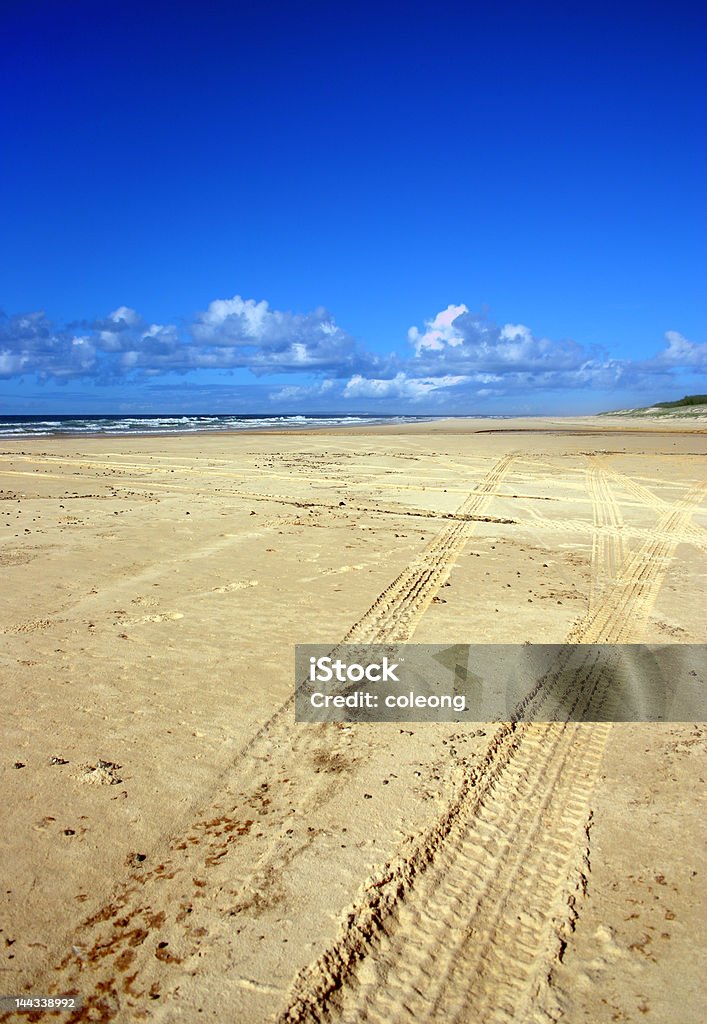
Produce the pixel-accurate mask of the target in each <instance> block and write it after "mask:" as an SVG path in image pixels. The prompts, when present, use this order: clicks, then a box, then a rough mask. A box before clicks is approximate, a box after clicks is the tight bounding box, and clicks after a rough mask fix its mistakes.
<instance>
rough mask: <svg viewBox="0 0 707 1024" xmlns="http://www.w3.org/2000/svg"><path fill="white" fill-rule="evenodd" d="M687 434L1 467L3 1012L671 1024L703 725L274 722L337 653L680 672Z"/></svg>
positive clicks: (692, 923) (423, 429)
mask: <svg viewBox="0 0 707 1024" xmlns="http://www.w3.org/2000/svg"><path fill="white" fill-rule="evenodd" d="M706 435H707V426H705V424H704V423H700V422H695V421H690V422H689V423H685V422H682V423H681V422H675V423H670V422H666V421H664V420H661V421H660V422H658V423H651V422H646V421H645V420H641V421H634V420H631V419H626V420H622V421H620V422H619V421H617V420H603V419H601V418H596V419H592V418H585V419H581V420H580V419H577V420H504V421H489V420H476V421H475V420H466V421H457V420H455V421H439V422H436V423H422V424H416V425H406V426H378V427H371V426H364V427H359V428H355V429H339V430H335V431H332V430H318V431H309V432H291V431H288V432H287V433H284V432H282V433H275V432H272V433H259V434H258V433H242V434H241V433H239V434H229V435H215V434H210V435H201V436H192V437H170V438H158V437H139V438H124V437H121V438H110V437H100V438H97V437H93V438H81V439H76V438H63V439H41V440H39V439H36V440H18V441H4V442H3V444H2V452H1V456H0V488H1V489H0V499H2V500H0V565H1V566H2V581H3V585H2V588H1V591H0V602H1V604H2V608H1V615H0V628H1V629H2V633H3V647H2V675H3V680H4V685H3V689H4V694H5V697H4V722H3V734H4V735H3V757H2V763H1V765H0V770H1V771H2V795H3V800H2V805H3V809H2V814H3V816H4V819H5V820H4V822H3V826H2V830H1V831H0V843H1V846H0V857H1V859H2V865H3V886H2V902H1V908H2V920H1V921H0V927H1V931H0V951H1V952H2V958H3V959H2V972H3V974H2V983H1V985H0V989H1V991H0V994H24V993H33V994H36V995H46V994H49V993H57V994H67V993H73V994H78V995H81V996H83V998H84V1000H85V1003H86V1006H85V1009H84V1010H83V1011H82V1013H76V1014H73V1015H72V1014H62V1015H61V1016H60V1017H52V1018H51V1019H61V1020H62V1021H69V1020H70V1021H77V1020H96V1021H104V1022H106V1021H135V1020H150V1021H164V1022H172V1021H186V1022H192V1021H197V1020H200V1021H202V1020H204V1021H205V1020H219V1021H239V1022H244V1024H250V1022H253V1024H257V1022H261V1021H268V1020H276V1019H279V1020H281V1021H332V1022H338V1021H350V1022H358V1021H377V1022H378V1021H380V1022H385V1024H393V1022H398V1021H401V1022H402V1021H408V1020H413V1019H415V1020H416V1021H418V1022H433V1021H434V1022H450V1024H451V1022H452V1021H458V1022H466V1021H468V1022H472V1021H473V1022H474V1024H487V1022H491V1021H494V1022H495V1021H519V1022H522V1024H525V1022H530V1021H554V1020H562V1021H567V1022H572V1024H574V1022H585V1021H586V1022H592V1024H604V1022H607V1024H608V1022H611V1021H637V1020H641V1021H648V1022H655V1024H665V1022H675V1024H691V1022H697V1021H698V1020H700V1021H701V1020H702V1015H703V1009H704V989H701V981H700V977H701V975H702V976H704V968H703V966H702V968H701V967H700V962H699V952H700V949H702V950H704V947H705V942H704V939H705V936H704V927H705V926H704V920H705V914H704V910H705V907H704V872H705V861H704V852H703V850H704V847H703V842H704V833H703V830H702V825H701V822H702V821H703V820H704V797H703V793H704V785H703V780H704V771H705V767H706V765H705V753H706V750H707V741H706V737H705V729H704V727H703V726H701V725H697V724H679V725H678V724H645V723H644V724H614V725H608V724H589V723H569V724H562V723H552V724H549V725H548V724H542V723H523V724H519V725H517V726H516V727H515V728H513V727H511V726H510V725H508V724H505V725H504V724H498V723H497V724H483V723H480V724H474V726H462V727H460V726H458V725H452V724H446V725H445V724H431V723H428V724H424V725H421V724H409V723H408V724H406V723H404V722H403V723H385V724H356V725H312V724H309V725H305V724H296V723H295V721H294V715H293V711H292V705H291V697H292V693H293V689H294V669H293V663H294V645H295V644H296V643H325V644H331V645H332V646H333V645H334V644H336V643H338V642H340V641H341V640H342V639H343V638H345V637H347V636H349V637H353V638H355V639H358V640H362V641H366V642H385V641H388V640H396V641H402V642H406V641H415V642H419V643H450V644H451V643H491V642H493V643H503V642H512V643H523V642H526V641H530V642H548V643H561V642H563V641H565V640H570V641H573V642H577V643H591V642H605V643H610V642H621V643H642V642H651V643H659V644H662V643H666V644H672V643H701V642H704V640H705V635H704V607H705V589H706V588H705V579H706V572H705V550H706V548H707V517H706V515H705V503H704V499H705V489H704V481H705V470H704V462H703V460H702V457H703V456H704V454H705V450H706V449H707V444H706V440H707V438H706ZM460 510H462V511H463V514H464V516H465V518H464V519H463V521H462V520H460V519H459V518H456V519H455V518H454V516H455V515H458V514H459V512H460ZM1 1019H10V1018H9V1017H8V1018H1ZM18 1019H20V1018H19V1017H18ZM21 1019H24V1020H26V1019H28V1018H27V1015H22V1018H21ZM36 1019H43V1018H42V1017H41V1015H40V1016H38V1017H37V1018H36ZM47 1019H50V1018H49V1017H48V1016H47Z"/></svg>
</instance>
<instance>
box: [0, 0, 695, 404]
mask: <svg viewBox="0 0 707 1024" xmlns="http://www.w3.org/2000/svg"><path fill="white" fill-rule="evenodd" d="M706 29H707V18H706V17H705V13H704V5H703V4H697V3H694V4H690V3H681V2H673V3H667V2H665V3H659V4H645V3H642V4H633V3H624V4H617V3H613V4H610V5H609V4H606V5H601V4H594V5H592V6H588V5H586V4H572V3H567V2H565V3H552V4H549V3H548V4H543V3H541V2H539V3H531V2H528V3H519V2H514V0H511V2H509V3H507V4H504V5H494V4H489V3H483V4H481V3H479V4H474V3H465V4H456V3H448V2H445V0H441V2H437V3H419V4H415V3H411V2H407V3H397V2H392V3H391V2H386V3H384V4H373V3H368V2H359V3H356V4H342V3H327V4H324V3H318V2H306V0H304V2H301V3H293V2H290V3H279V2H275V3H273V2H268V3H263V2H255V3H239V2H231V3H209V2H201V3H195V2H170V3H167V2H163V0H151V2H149V3H147V2H144V0H143V2H141V3H135V2H133V0H120V2H112V0H51V2H33V0H17V2H14V3H13V2H7V0H5V2H3V3H2V4H0V67H1V68H2V70H1V72H0V76H1V77H0V107H1V110H2V125H3V127H2V149H3V156H2V159H1V161H0V187H1V189H2V211H3V214H2V229H1V235H0V261H1V262H0V309H3V310H4V312H5V314H6V315H7V316H6V319H4V320H3V321H1V322H0V414H1V413H2V411H5V412H23V411H27V412H33V411H34V412H42V411H101V410H105V411H116V410H119V409H125V410H128V409H132V408H135V409H142V410H145V411H151V410H155V411H159V410H164V409H171V410H175V411H176V410H181V409H184V410H194V411H211V410H212V409H223V410H225V411H231V410H233V411H238V410H243V411H260V410H263V409H270V408H284V407H287V408H291V409H304V408H307V409H342V410H343V409H349V408H350V409H354V408H356V409H363V408H368V409H371V410H379V409H380V410H381V411H398V410H402V409H409V410H410V411H416V410H417V411H420V412H425V411H432V412H438V411H445V410H447V411H450V412H464V411H491V412H493V411H513V410H516V409H517V410H520V411H527V410H535V411H543V410H556V411H565V412H572V411H575V410H591V409H598V408H602V407H612V406H613V407H615V406H617V405H622V404H634V405H635V404H647V403H648V402H650V401H652V400H654V399H659V398H661V397H668V398H670V397H676V396H679V394H682V393H684V392H685V391H687V390H693V391H694V390H697V389H699V390H702V391H704V390H707V388H706V387H705V382H704V377H702V379H700V375H701V374H704V370H705V368H707V346H706V345H705V342H706V341H707V331H706V330H705V327H706V324H707V316H706V302H705V295H707V288H706V287H705V285H706V280H705V218H704V215H705V204H704V181H705V170H706V162H705V110H706V109H707V80H706V75H705V60H704V39H705V30H706ZM234 296H241V297H242V298H243V299H244V300H246V302H247V301H248V300H254V301H255V302H256V303H258V302H261V301H265V302H267V303H268V307H269V308H268V311H267V313H266V314H265V315H264V316H262V315H261V316H259V317H256V320H257V323H254V322H253V321H252V317H251V318H250V319H249V317H250V314H249V313H248V312H247V311H248V309H249V308H251V307H249V306H247V305H245V306H244V305H242V304H239V303H238V302H236V303H235V305H232V306H229V307H227V308H226V307H224V308H223V309H221V313H220V314H219V316H217V317H216V320H215V321H214V319H213V317H212V319H211V320H210V321H209V323H210V327H209V329H208V330H205V329H204V327H203V323H204V317H203V316H202V314H203V312H204V311H205V310H207V309H208V307H209V305H210V303H212V302H213V301H214V300H226V299H233V297H234ZM450 305H453V306H455V307H462V306H464V307H466V310H467V312H465V311H464V310H463V309H458V310H456V311H455V313H454V314H452V315H449V316H447V317H446V318H443V319H445V320H446V321H449V323H450V324H451V326H449V327H448V333H447V334H445V335H444V336H443V337H442V338H441V339H440V338H438V337H437V335H435V334H433V333H430V330H429V329H428V328H426V326H425V325H426V324H429V323H430V322H431V321H433V320H434V318H435V317H436V316H437V314H439V313H440V312H442V311H444V310H446V309H447V307H448V306H450ZM122 307H126V308H128V309H129V310H131V311H133V310H134V311H137V316H135V315H133V313H132V312H130V313H125V314H120V313H118V314H116V315H115V316H114V317H113V320H112V321H110V322H109V323H108V327H109V328H110V325H111V324H113V325H117V326H116V329H115V331H113V330H112V328H110V330H109V334H110V336H106V335H105V331H106V322H107V321H106V318H108V317H109V315H110V314H112V313H115V311H116V310H120V309H121V308H122ZM321 307H325V308H326V310H327V311H328V315H324V314H322V313H321V312H319V313H316V312H315V311H317V310H320V309H321ZM39 311H43V313H44V317H43V318H41V319H40V318H38V317H36V316H35V317H33V318H29V319H28V317H27V314H36V313H38V312H39ZM280 311H281V314H280ZM479 313H482V314H484V319H482V320H479V319H478V318H476V317H474V316H473V315H472V314H479ZM455 315H457V317H458V318H457V319H456V322H454V320H455ZM153 324H157V325H161V326H162V331H161V332H160V331H157V330H156V329H151V325H153ZM508 324H511V325H524V327H525V328H527V330H526V331H525V333H522V332H520V333H519V332H518V331H515V333H514V331H513V330H511V331H509V330H505V331H504V325H508ZM195 325H196V328H195ZM411 327H416V328H417V329H418V332H419V333H418V335H417V337H418V342H419V339H420V338H422V339H423V340H422V342H421V344H418V346H417V348H415V346H413V345H412V344H411V343H410V341H409V340H408V329H409V328H411ZM101 331H103V332H104V335H103V336H101V333H100V332H101ZM426 331H427V334H426ZM666 332H671V334H670V337H671V338H672V340H670V339H666ZM77 337H78V338H80V339H82V340H81V342H80V346H79V348H80V351H81V352H82V353H83V356H82V358H81V359H78V358H77V350H78V349H77V345H76V344H75V339H76V338H77ZM155 338H158V341H159V343H157V342H156V341H155ZM548 339H549V340H548ZM520 340H522V344H520V343H519V341H520ZM570 340H571V341H572V342H573V343H574V344H573V345H569V341H570ZM330 342H331V346H330V349H328V348H327V346H329V343H330ZM81 346H83V348H81ZM298 346H299V347H298ZM416 352H417V354H416ZM253 369H256V370H257V371H258V375H257V376H255V375H254V374H253V372H252V370H253ZM283 388H285V391H283V390H282V389H283ZM479 392H483V393H482V394H480V393H479Z"/></svg>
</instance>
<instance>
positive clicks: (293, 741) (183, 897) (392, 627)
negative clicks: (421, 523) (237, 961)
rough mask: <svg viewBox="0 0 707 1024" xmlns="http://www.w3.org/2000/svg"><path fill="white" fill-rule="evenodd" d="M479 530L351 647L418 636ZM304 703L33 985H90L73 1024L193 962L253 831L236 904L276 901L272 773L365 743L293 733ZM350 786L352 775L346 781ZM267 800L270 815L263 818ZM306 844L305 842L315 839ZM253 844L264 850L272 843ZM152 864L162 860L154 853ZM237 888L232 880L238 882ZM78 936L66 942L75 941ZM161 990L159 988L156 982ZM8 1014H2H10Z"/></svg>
mask: <svg viewBox="0 0 707 1024" xmlns="http://www.w3.org/2000/svg"><path fill="white" fill-rule="evenodd" d="M513 462H514V455H513V454H510V455H506V456H504V457H503V458H501V459H500V460H498V461H497V462H496V463H495V464H494V465H493V466H492V468H491V470H490V471H489V473H488V474H487V475H486V476H485V477H483V479H482V480H481V481H480V482H479V483H478V484H477V486H476V487H475V488H474V490H473V491H472V493H471V494H470V495H469V497H468V498H467V499H466V500H465V501H464V502H463V503H462V505H461V507H460V508H459V509H458V514H459V515H460V516H461V517H467V516H469V517H471V516H480V515H483V513H484V511H485V510H486V508H487V507H488V505H489V504H490V502H491V501H492V500H493V497H494V495H495V494H496V493H497V492H498V488H499V486H500V485H501V483H502V481H503V479H504V477H505V476H506V474H507V473H508V472H509V470H510V469H511V468H512V466H513ZM474 529H475V522H474V520H473V519H467V518H461V519H459V520H454V521H452V522H451V523H450V524H449V525H445V526H444V527H443V528H442V529H441V530H440V532H439V533H438V534H437V535H436V536H435V538H434V539H433V540H432V541H431V542H430V543H429V544H428V545H426V546H425V548H424V549H423V550H422V551H421V552H420V554H419V555H418V556H417V557H416V558H415V559H414V560H413V562H412V563H411V564H410V565H409V566H408V567H407V568H406V569H405V570H404V571H403V572H402V573H400V575H399V576H398V577H397V578H396V579H395V580H394V582H393V583H392V584H391V585H390V587H388V588H387V589H386V590H385V591H384V593H383V594H381V595H380V596H379V597H378V598H377V599H376V601H374V603H373V605H372V606H371V608H370V609H369V611H368V612H367V613H366V614H365V615H364V616H363V617H362V618H361V619H360V620H359V621H358V622H357V623H355V625H354V626H353V627H352V628H351V629H350V630H349V632H348V633H347V635H346V636H345V637H344V640H343V642H344V643H354V642H356V643H377V642H383V641H385V642H388V641H391V642H393V641H395V642H401V641H404V640H407V639H409V638H410V637H411V636H412V633H413V632H414V629H415V627H416V625H417V623H418V622H419V620H420V618H421V616H422V615H423V614H424V612H425V610H426V608H427V607H428V606H429V604H430V603H431V602H432V600H433V598H434V597H435V595H436V593H437V591H438V589H439V588H440V587H441V586H442V585H443V583H444V582H445V581H446V579H447V577H448V575H449V573H450V571H451V569H452V567H453V565H454V562H455V560H456V558H457V556H458V555H459V553H460V551H461V550H462V548H463V546H464V544H465V543H466V540H467V539H468V538H469V536H470V535H471V534H472V532H473V530H474ZM293 702H294V701H293V698H291V699H290V700H288V701H287V702H285V704H283V705H282V706H281V707H280V708H279V709H278V710H277V711H276V712H275V714H274V715H273V716H272V717H271V718H270V719H269V721H268V722H267V723H265V725H264V726H263V727H262V728H261V729H260V730H259V731H258V732H257V733H256V734H255V735H254V736H253V737H252V738H251V740H250V741H249V742H248V744H247V745H246V746H245V747H244V748H243V749H242V750H241V752H240V754H239V755H238V758H237V759H236V761H235V762H233V763H232V764H231V766H230V768H229V771H228V775H227V776H226V777H224V778H223V779H222V780H221V788H220V789H219V792H218V795H217V797H216V798H215V799H214V801H213V802H212V803H211V805H210V806H208V807H207V808H206V809H205V810H204V811H203V813H201V814H200V815H199V817H198V818H197V820H195V821H193V822H192V824H191V826H190V827H189V828H187V829H185V830H184V831H183V832H181V833H180V834H179V835H176V836H173V837H172V838H171V840H170V841H169V844H168V847H167V848H164V847H163V848H162V849H161V850H160V851H159V859H160V863H159V864H158V865H157V866H156V867H155V868H154V869H152V870H148V871H145V870H144V869H139V870H136V871H134V872H131V874H130V875H129V876H128V877H127V878H126V879H124V880H123V881H122V882H121V883H120V884H119V885H118V886H116V888H115V889H114V890H113V893H112V895H111V898H110V899H109V901H108V902H106V903H105V904H104V905H103V906H100V907H98V908H97V909H96V911H95V912H94V913H93V914H92V915H91V916H90V917H89V918H88V919H87V920H85V921H83V922H82V924H81V925H80V927H79V928H78V929H77V931H78V932H79V933H80V934H81V949H80V954H76V953H74V952H72V953H70V954H69V955H66V956H64V957H63V959H61V960H60V962H59V963H57V964H55V965H54V967H53V968H52V967H50V968H49V969H47V968H46V966H45V967H44V968H43V969H42V970H41V972H40V975H41V984H40V981H39V979H37V980H36V982H35V983H34V988H35V989H36V988H37V985H40V987H42V990H44V989H47V988H48V987H49V988H50V989H51V990H52V991H56V992H59V991H60V992H62V993H71V992H75V993H76V992H80V991H86V989H87V988H89V989H90V991H91V992H92V993H93V994H92V995H90V996H88V997H87V1000H86V1004H85V1006H84V1009H83V1010H81V1011H77V1012H76V1013H74V1014H71V1015H70V1016H69V1017H67V1019H66V1024H78V1022H79V1021H88V1020H91V1021H93V1020H96V1021H101V1022H103V1024H105V1022H108V1021H112V1020H115V1019H132V1017H131V1013H133V1011H134V1009H135V1008H136V1007H138V1006H144V1003H145V1001H146V1000H147V999H149V998H150V995H151V993H152V997H153V998H156V996H155V994H154V993H155V992H156V991H157V990H158V989H159V980H158V979H159V978H160V976H161V975H163V973H164V965H165V964H166V963H175V964H177V965H178V964H180V963H183V962H184V960H185V959H188V958H190V957H192V956H194V955H195V954H197V952H198V949H199V947H200V945H201V942H202V938H203V936H202V935H201V934H199V933H200V929H199V928H195V927H193V926H192V925H191V923H190V916H191V912H192V910H193V902H194V899H195V897H198V896H200V895H202V891H203V889H204V887H205V886H207V884H209V883H207V881H206V878H205V875H206V876H208V874H209V869H213V868H216V867H219V868H221V867H223V866H224V864H225V861H226V859H227V858H228V855H229V853H230V852H231V850H232V848H233V846H234V844H240V843H243V842H245V841H247V839H248V837H249V836H250V834H251V833H252V832H253V831H257V830H261V831H266V830H267V833H268V835H269V839H268V841H267V843H266V850H265V853H264V854H262V855H260V856H257V852H256V857H257V859H255V862H254V863H253V862H251V863H250V865H249V867H248V870H247V872H246V873H245V874H244V875H242V876H241V877H240V878H234V879H232V880H231V881H232V882H233V883H235V888H236V890H238V891H239V896H238V897H237V899H236V902H235V904H233V900H232V899H231V903H232V906H233V907H234V908H235V910H237V908H238V906H239V905H240V906H243V907H245V906H249V905H251V903H252V902H256V903H257V901H263V902H267V899H268V889H269V888H270V887H271V886H272V884H273V879H275V878H276V876H277V872H278V871H280V870H282V868H283V867H284V866H285V865H286V863H288V862H289V861H290V860H292V858H293V857H294V856H295V855H296V854H297V852H298V851H300V850H301V848H302V847H298V846H297V845H296V844H293V843H292V842H290V841H289V840H288V837H287V836H286V832H287V829H288V827H289V826H290V825H291V822H292V812H293V803H292V799H291V797H290V794H289V792H287V791H282V790H281V791H280V793H278V792H276V791H275V788H274V787H271V782H272V780H273V779H276V778H277V777H278V774H280V775H281V774H282V771H284V770H287V769H291V770H292V771H294V770H295V767H296V766H297V764H302V763H308V762H311V760H312V757H313V755H315V754H317V753H319V752H321V749H322V747H323V746H326V750H327V753H328V756H329V758H330V759H331V758H334V759H336V758H337V757H338V756H342V757H346V756H347V754H348V752H349V751H348V748H350V747H351V745H352V743H353V742H354V737H353V732H352V731H351V730H342V729H341V728H340V727H338V726H336V725H329V726H324V727H323V728H324V729H325V730H326V736H324V735H323V730H322V727H321V726H320V727H317V728H316V729H314V728H306V729H302V730H293V729H292V724H291V713H292V706H293ZM336 784H337V783H336V780H333V779H332V775H331V774H327V773H321V774H317V773H315V772H312V773H311V774H310V776H309V778H308V782H307V785H306V787H300V789H298V791H297V794H296V808H297V813H298V814H299V815H302V814H305V813H306V812H307V810H308V809H309V808H313V807H316V806H317V804H318V803H319V802H321V800H322V799H324V798H325V797H326V795H327V792H330V791H331V789H332V786H333V785H336ZM338 784H339V785H343V780H340V781H339V782H338ZM264 803H267V816H266V817H260V814H259V812H260V810H261V809H262V807H263V804H264ZM306 842H307V840H305V845H306ZM261 848H262V845H261V844H254V850H255V851H257V850H258V849H261ZM151 859H152V858H151ZM230 889H231V892H233V891H234V886H233V884H232V885H231V886H230ZM165 929H167V930H169V931H171V933H173V934H176V935H178V936H180V941H178V942H170V947H171V948H175V947H178V948H179V949H180V950H181V953H180V956H179V957H177V956H175V955H174V954H172V953H169V954H168V953H166V952H164V951H163V950H162V949H160V948H159V947H158V953H155V948H154V947H155V943H156V940H157V939H158V938H159V934H160V932H161V931H163V930H165ZM72 941H74V940H73V936H67V937H66V938H65V940H64V942H63V943H61V946H63V948H64V949H67V948H69V947H70V944H71V943H72ZM164 948H166V947H164ZM155 986H157V989H156V988H155ZM2 1019H4V1018H0V1020H2Z"/></svg>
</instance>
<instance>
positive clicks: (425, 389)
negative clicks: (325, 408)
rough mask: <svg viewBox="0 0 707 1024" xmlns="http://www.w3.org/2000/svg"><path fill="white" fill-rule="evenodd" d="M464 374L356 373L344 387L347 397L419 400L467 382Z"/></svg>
mask: <svg viewBox="0 0 707 1024" xmlns="http://www.w3.org/2000/svg"><path fill="white" fill-rule="evenodd" d="M467 380H468V378H467V377H464V376H452V375H449V374H447V375H445V376H442V377H411V376H408V375H407V374H406V373H403V372H402V371H401V372H399V373H396V374H395V376H394V377H390V378H388V379H386V378H384V377H378V378H376V377H364V376H363V375H362V374H360V373H356V374H354V375H353V377H352V378H351V379H350V380H349V382H348V383H347V384H346V387H345V388H344V397H345V398H404V399H408V400H410V401H413V402H419V401H421V400H422V399H423V398H428V397H429V396H430V395H431V394H432V393H433V392H435V391H440V390H444V389H446V388H453V387H457V386H458V385H459V384H463V383H465V381H467Z"/></svg>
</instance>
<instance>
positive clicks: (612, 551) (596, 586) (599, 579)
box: [587, 459, 626, 611]
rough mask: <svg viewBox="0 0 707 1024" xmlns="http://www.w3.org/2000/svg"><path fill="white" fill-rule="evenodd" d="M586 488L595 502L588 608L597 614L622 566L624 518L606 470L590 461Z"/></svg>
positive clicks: (624, 548) (624, 550)
mask: <svg viewBox="0 0 707 1024" xmlns="http://www.w3.org/2000/svg"><path fill="white" fill-rule="evenodd" d="M587 487H588V490H589V494H590V496H591V499H592V513H593V516H594V530H593V531H592V559H591V561H592V576H591V583H590V592H589V608H590V610H591V611H594V610H595V609H596V607H597V603H598V602H599V601H600V600H601V598H602V596H603V594H604V592H605V591H606V589H607V587H610V586H611V584H612V582H613V580H614V579H615V578H616V575H617V573H618V570H619V566H621V565H622V564H623V561H624V558H625V555H626V546H625V542H624V537H623V535H622V532H621V531H622V527H623V518H622V515H621V511H620V509H619V506H618V504H617V502H616V499H615V497H614V495H613V493H612V490H611V487H610V486H609V482H608V480H607V475H606V473H605V472H604V469H603V468H602V467H601V466H600V465H597V463H596V460H594V459H591V460H590V465H589V467H588V469H587Z"/></svg>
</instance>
